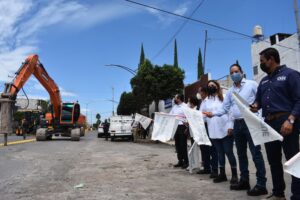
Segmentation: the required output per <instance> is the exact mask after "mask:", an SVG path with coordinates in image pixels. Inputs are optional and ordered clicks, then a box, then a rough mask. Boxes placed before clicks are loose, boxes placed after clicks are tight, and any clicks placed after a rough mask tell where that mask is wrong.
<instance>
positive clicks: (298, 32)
mask: <svg viewBox="0 0 300 200" xmlns="http://www.w3.org/2000/svg"><path fill="white" fill-rule="evenodd" d="M294 9H295V17H296V26H297V34H298V44H299V48H300V21H299V14H298V4H297V0H294Z"/></svg>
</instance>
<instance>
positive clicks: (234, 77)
mask: <svg viewBox="0 0 300 200" xmlns="http://www.w3.org/2000/svg"><path fill="white" fill-rule="evenodd" d="M242 78H243V76H242V74H241V73H233V74H231V79H232V81H233V82H235V83H237V82H239V81H240V80H242Z"/></svg>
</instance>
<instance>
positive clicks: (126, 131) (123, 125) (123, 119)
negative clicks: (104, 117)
mask: <svg viewBox="0 0 300 200" xmlns="http://www.w3.org/2000/svg"><path fill="white" fill-rule="evenodd" d="M132 122H133V118H132V116H126V115H117V116H112V117H110V126H109V133H110V139H111V141H114V140H115V138H117V137H118V138H128V139H131V140H133V135H132V132H131V124H132Z"/></svg>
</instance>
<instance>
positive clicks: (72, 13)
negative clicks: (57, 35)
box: [0, 0, 136, 95]
mask: <svg viewBox="0 0 300 200" xmlns="http://www.w3.org/2000/svg"><path fill="white" fill-rule="evenodd" d="M107 2H109V1H99V3H98V4H94V5H88V4H84V2H78V1H75V0H68V1H67V0H53V1H40V2H36V1H35V2H34V1H32V0H9V1H8V0H7V1H0V66H1V67H0V80H2V81H10V80H11V78H9V77H8V75H9V74H13V73H14V72H15V71H16V70H17V69H18V68H19V66H20V65H21V63H22V62H23V61H24V60H25V58H26V57H27V56H28V55H29V54H33V53H37V52H38V50H39V48H38V42H39V37H38V34H39V33H40V32H41V31H44V30H46V28H47V27H50V26H55V25H61V27H66V28H72V31H74V30H78V29H79V30H80V29H84V28H89V27H91V26H93V25H96V24H100V23H105V22H107V21H110V20H113V19H116V18H119V17H121V16H124V15H128V14H130V13H134V12H136V11H135V10H134V9H132V8H126V9H124V6H122V5H120V4H114V3H107ZM66 95H72V94H69V93H66Z"/></svg>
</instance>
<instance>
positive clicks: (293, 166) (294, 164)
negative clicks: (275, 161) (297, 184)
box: [284, 152, 300, 178]
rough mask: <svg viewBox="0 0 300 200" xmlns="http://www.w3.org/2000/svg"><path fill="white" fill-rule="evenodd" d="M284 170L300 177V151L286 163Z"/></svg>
mask: <svg viewBox="0 0 300 200" xmlns="http://www.w3.org/2000/svg"><path fill="white" fill-rule="evenodd" d="M284 171H285V172H287V173H289V174H291V175H293V176H295V177H297V178H300V152H299V153H297V154H296V155H295V156H294V157H292V158H291V159H289V160H288V161H287V162H286V163H284Z"/></svg>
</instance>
